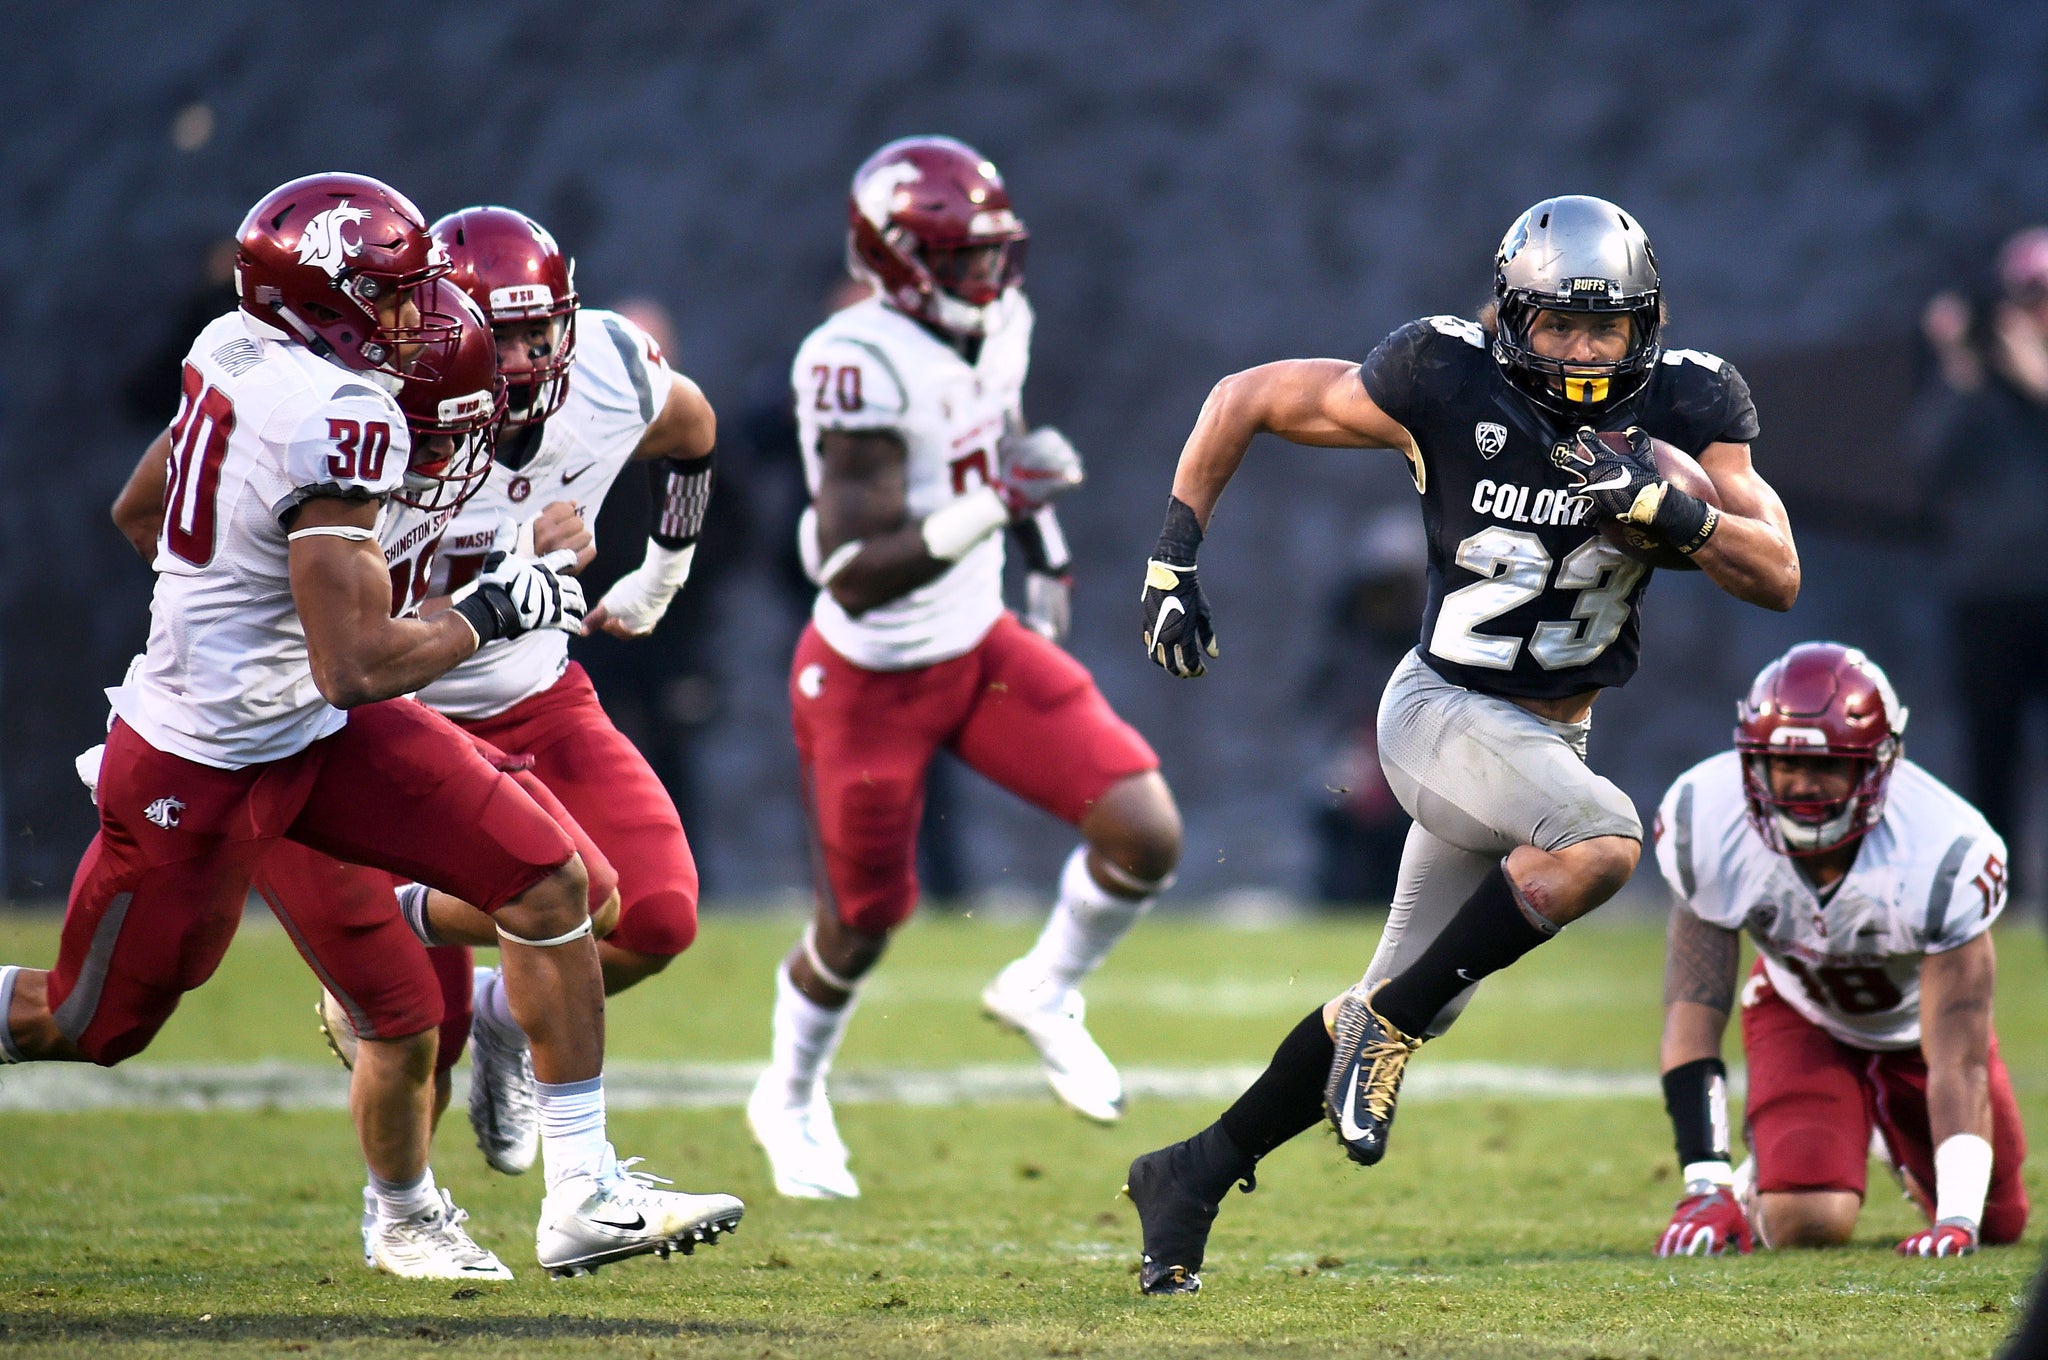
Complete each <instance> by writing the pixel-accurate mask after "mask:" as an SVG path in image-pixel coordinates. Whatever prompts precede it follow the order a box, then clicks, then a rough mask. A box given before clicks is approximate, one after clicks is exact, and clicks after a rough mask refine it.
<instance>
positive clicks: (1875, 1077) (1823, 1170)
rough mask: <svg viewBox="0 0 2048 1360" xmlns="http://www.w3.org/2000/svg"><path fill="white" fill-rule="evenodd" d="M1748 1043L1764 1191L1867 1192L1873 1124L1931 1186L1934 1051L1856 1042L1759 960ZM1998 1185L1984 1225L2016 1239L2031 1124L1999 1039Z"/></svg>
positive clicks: (1995, 1099) (1753, 1129) (1753, 1145)
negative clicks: (1797, 999)
mask: <svg viewBox="0 0 2048 1360" xmlns="http://www.w3.org/2000/svg"><path fill="white" fill-rule="evenodd" d="M1744 997H1745V1001H1744V1004H1743V1007H1742V1052H1743V1057H1744V1060H1745V1061H1746V1062H1747V1063H1748V1064H1749V1099H1748V1109H1747V1110H1746V1111H1745V1118H1746V1119H1747V1122H1748V1128H1747V1131H1746V1134H1745V1141H1747V1142H1748V1144H1749V1150H1750V1153H1751V1155H1752V1156H1754V1157H1755V1158H1756V1172H1757V1179H1756V1187H1757V1189H1758V1190H1761V1191H1763V1192H1765V1193H1767V1194H1768V1193H1796V1192H1798V1191H1802V1190H1847V1191H1849V1192H1851V1193H1852V1194H1854V1195H1856V1196H1857V1197H1858V1198H1861V1197H1862V1195H1863V1192H1864V1177H1865V1173H1866V1172H1867V1171H1868V1170H1869V1165H1870V1130H1871V1128H1872V1127H1873V1126H1875V1127H1877V1128H1878V1129H1881V1130H1882V1131H1883V1133H1884V1140H1885V1144H1886V1145H1887V1146H1888V1147H1890V1148H1891V1152H1892V1157H1893V1159H1894V1160H1895V1161H1897V1162H1898V1164H1899V1165H1901V1166H1903V1167H1904V1168H1905V1169H1906V1170H1907V1171H1909V1172H1911V1173H1912V1176H1913V1179H1914V1180H1916V1181H1918V1182H1919V1183H1920V1185H1921V1186H1922V1187H1923V1188H1925V1189H1926V1191H1927V1192H1928V1193H1929V1194H1934V1193H1935V1192H1936V1187H1935V1184H1934V1140H1933V1134H1932V1133H1931V1132H1930V1130H1929V1128H1928V1123H1927V1063H1926V1061H1925V1059H1923V1058H1922V1057H1921V1056H1920V1050H1919V1049H1917V1048H1908V1049H1903V1050H1893V1051H1888V1052H1878V1051H1874V1050H1871V1049H1863V1048H1853V1047H1851V1046H1850V1045H1848V1044H1845V1043H1842V1042H1841V1041H1840V1040H1838V1039H1836V1038H1835V1037H1834V1036H1832V1035H1830V1034H1829V1033H1828V1032H1827V1031H1826V1030H1823V1029H1822V1028H1820V1026H1818V1025H1816V1024H1814V1023H1813V1022H1812V1021H1810V1020H1808V1019H1807V1018H1806V1017H1805V1016H1803V1015H1801V1014H1800V1013H1799V1012H1798V1011H1796V1010H1794V1009H1792V1007H1791V1005H1790V1004H1789V1003H1788V1002H1786V1000H1785V999H1784V998H1783V997H1781V996H1779V995H1778V993H1777V992H1776V990H1775V989H1773V988H1772V986H1771V984H1770V980H1769V978H1768V977H1767V976H1766V975H1765V974H1764V972H1763V966H1762V964H1761V963H1759V964H1758V965H1757V967H1756V970H1755V973H1754V974H1753V976H1752V977H1751V978H1750V981H1749V983H1748V986H1747V987H1746V988H1745V990H1744ZM1991 1159H1992V1160H1991V1191H1990V1193H1989V1194H1988V1195H1987V1196H1986V1197H1985V1200H1984V1221H1983V1222H1982V1223H1981V1224H1979V1225H1978V1234H1979V1236H1980V1237H1981V1238H1982V1239H1983V1241H1984V1242H1986V1243H1987V1244H1990V1245H1994V1246H1996V1245H2002V1244H2004V1243H2007V1242H2013V1241H2017V1240H2018V1239H2019V1235H2020V1230H2021V1229H2023V1228H2024V1227H2026V1225H2027V1189H2026V1186H2025V1185H2023V1184H2022V1183H2021V1181H2020V1169H2021V1167H2022V1166H2023V1165H2024V1164H2025V1162H2026V1159H2027V1141H2026V1132H2025V1130H2024V1129H2023V1128H2022V1127H2021V1124H2020V1110H2019V1103H2018V1102H2017V1101H2016V1100H2014V1099H2013V1093H2012V1077H2011V1075H2010V1074H2009V1073H2007V1071H2006V1070H2005V1061H2004V1059H2002V1058H2000V1057H1999V1056H1998V1038H1997V1036H1996V1035H1994V1036H1992V1039H1991Z"/></svg>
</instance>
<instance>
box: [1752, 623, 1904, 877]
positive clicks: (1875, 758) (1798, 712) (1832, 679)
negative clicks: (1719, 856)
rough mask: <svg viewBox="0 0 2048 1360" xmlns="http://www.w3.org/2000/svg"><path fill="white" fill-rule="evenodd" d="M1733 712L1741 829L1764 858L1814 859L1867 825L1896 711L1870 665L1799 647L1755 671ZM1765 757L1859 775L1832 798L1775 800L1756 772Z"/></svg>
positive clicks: (1853, 653)
mask: <svg viewBox="0 0 2048 1360" xmlns="http://www.w3.org/2000/svg"><path fill="white" fill-rule="evenodd" d="M1735 711H1736V724H1735V749H1736V750H1737V751H1738V752H1740V753H1741V756H1742V792H1743V797H1744V799H1745V800H1746V801H1747V802H1748V804H1749V820H1750V823H1751V825H1753V826H1755V827H1756V829H1757V834H1759V835H1761V836H1762V837H1763V838H1764V841H1765V843H1766V844H1768V845H1769V846H1770V847H1771V848H1772V849H1773V850H1776V851H1777V852H1778V853H1780V854H1783V855H1793V856H1801V855H1817V854H1820V853H1821V852H1822V851H1825V850H1832V849H1834V848H1835V847H1836V846H1838V845H1841V844H1843V843H1844V842H1846V841H1850V840H1853V839H1855V838H1856V837H1858V836H1861V835H1863V834H1864V833H1865V832H1867V831H1869V830H1870V828H1872V827H1873V826H1876V825H1877V819H1878V818H1879V817H1881V816H1883V815H1884V796H1885V788H1886V786H1887V785H1888V784H1889V783H1890V782H1891V777H1892V768H1893V766H1895V765H1897V764H1898V760H1899V752H1900V749H1901V745H1900V739H1901V737H1902V735H1903V734H1904V732H1905V730H1906V710H1905V708H1904V707H1903V706H1901V705H1900V703H1899V696H1898V695H1897V694H1896V693H1894V692H1893V691H1892V682H1891V681H1890V680H1888V679H1886V678H1885V673H1884V672H1883V671H1882V670H1879V669H1878V666H1877V663H1876V662H1874V661H1872V660H1871V659H1870V658H1869V657H1867V656H1865V655H1864V654H1863V653H1862V652H1860V651H1858V650H1857V649H1856V648H1854V647H1844V646H1842V645H1841V644H1839V643H1834V642H1803V643H1801V644H1800V645H1798V646H1797V647H1794V648H1793V649H1792V650H1791V651H1789V652H1787V653H1785V655H1783V656H1781V657H1779V658H1778V659H1777V660H1776V661H1773V662H1772V663H1771V664H1770V665H1768V666H1766V667H1764V669H1763V673H1762V674H1761V675H1759V676H1757V678H1756V682H1755V683H1754V684H1752V685H1751V686H1750V687H1749V695H1748V697H1747V698H1745V699H1743V700H1742V702H1741V703H1739V704H1738V705H1736V710H1735ZM1772 756H1776V757H1784V756H1795V757H1796V756H1829V757H1837V758H1846V759H1849V760H1853V761H1856V762H1857V763H1858V765H1859V767H1860V769H1859V772H1858V775H1857V779H1856V783H1855V786H1854V787H1853V788H1852V789H1851V790H1850V791H1849V793H1848V794H1847V795H1846V796H1844V797H1842V798H1836V799H1826V800H1790V799H1781V798H1778V797H1776V796H1775V795H1774V794H1773V793H1772V791H1771V781H1770V771H1769V769H1768V767H1767V766H1766V764H1765V758H1766V757H1772Z"/></svg>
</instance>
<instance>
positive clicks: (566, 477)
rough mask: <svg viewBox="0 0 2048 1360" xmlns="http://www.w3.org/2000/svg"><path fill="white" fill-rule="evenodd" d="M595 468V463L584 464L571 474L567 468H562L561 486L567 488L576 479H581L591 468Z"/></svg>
mask: <svg viewBox="0 0 2048 1360" xmlns="http://www.w3.org/2000/svg"><path fill="white" fill-rule="evenodd" d="M596 466H597V464H596V463H585V464H584V465H583V466H582V467H580V468H577V469H576V470H575V471H574V472H571V471H569V470H568V469H567V468H564V469H563V470H562V485H563V486H567V485H568V484H569V483H571V482H573V481H575V480H576V479H577V478H578V477H581V476H582V475H583V474H584V473H586V472H588V471H590V470H591V469H592V468H594V467H596Z"/></svg>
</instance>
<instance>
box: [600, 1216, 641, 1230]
mask: <svg viewBox="0 0 2048 1360" xmlns="http://www.w3.org/2000/svg"><path fill="white" fill-rule="evenodd" d="M590 1221H591V1222H592V1223H595V1224H596V1225H597V1226H598V1227H600V1228H616V1229H617V1230H618V1231H620V1232H639V1231H640V1230H641V1229H642V1228H644V1227H646V1226H647V1219H646V1218H645V1217H644V1216H642V1215H640V1214H635V1215H633V1221H632V1222H631V1223H620V1222H615V1221H614V1220H612V1219H609V1218H599V1217H597V1216H596V1215H595V1214H593V1215H591V1216H590Z"/></svg>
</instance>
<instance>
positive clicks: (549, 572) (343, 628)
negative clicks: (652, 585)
mask: <svg viewBox="0 0 2048 1360" xmlns="http://www.w3.org/2000/svg"><path fill="white" fill-rule="evenodd" d="M376 522H377V505H376V503H375V502H374V501H368V500H354V499H345V498H342V497H337V496H320V497H315V498H314V499H312V500H309V501H307V502H306V503H305V504H303V505H301V506H300V507H299V508H298V512H297V513H296V514H295V515H294V516H293V517H292V519H291V520H290V521H289V522H288V523H287V525H286V530H287V532H288V534H289V536H290V545H291V547H290V554H291V555H290V559H289V560H290V571H291V587H292V602H293V604H294V605H295V606H296V607H297V609H298V614H299V621H300V623H301V624H302V625H303V626H304V628H305V631H306V652H307V657H308V659H309V661H310V663H311V665H312V670H313V682H314V684H316V685H318V686H319V688H320V693H321V696H322V697H324V698H325V699H326V700H327V702H328V703H330V704H333V705H334V706H335V707H336V708H354V707H355V706H356V705H358V704H368V703H375V702H377V701H378V700H380V699H392V698H396V697H397V696H399V695H401V694H410V693H412V692H413V691H414V690H416V689H418V688H420V687H421V686H422V685H425V684H426V683H427V682H429V681H431V680H433V679H434V678H435V677H437V676H439V675H441V674H442V673H443V672H445V671H447V670H448V669H449V668H450V667H452V666H454V665H455V664H456V663H457V662H459V661H461V660H462V659H463V658H465V657H467V656H469V655H470V654H471V653H472V652H474V651H475V650H476V649H477V648H478V647H479V646H481V645H482V644H483V643H485V642H489V641H491V640H492V639H493V638H500V637H516V636H518V635H519V634H521V633H525V632H530V631H532V630H534V629H537V628H559V629H563V630H567V631H573V630H574V629H575V628H576V627H577V626H578V625H580V624H581V622H582V620H583V612H584V610H583V593H582V590H581V588H580V587H579V586H578V585H577V584H576V580H575V578H574V577H571V576H566V575H564V574H562V571H563V568H565V567H566V566H568V565H569V563H570V562H572V561H573V555H572V554H570V553H567V552H563V553H560V554H557V555H556V556H555V557H554V558H553V559H552V560H550V561H545V562H535V561H532V560H530V559H526V558H520V557H502V556H501V555H498V554H493V557H492V558H490V559H486V560H485V563H484V570H483V571H482V572H481V573H480V574H479V575H478V576H477V578H476V579H475V580H473V581H471V582H470V583H469V584H468V585H467V586H465V587H463V589H462V590H460V591H458V592H457V593H456V595H455V597H454V607H453V608H450V609H448V610H445V611H443V612H442V613H439V614H436V615H434V616H433V617H432V618H428V619H421V618H413V617H407V618H393V617H392V616H391V602H392V586H391V575H390V572H389V571H388V570H387V569H386V567H385V565H384V554H383V551H382V549H381V548H380V547H379V546H378V543H377V537H376V533H375V525H376Z"/></svg>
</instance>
